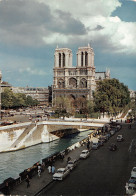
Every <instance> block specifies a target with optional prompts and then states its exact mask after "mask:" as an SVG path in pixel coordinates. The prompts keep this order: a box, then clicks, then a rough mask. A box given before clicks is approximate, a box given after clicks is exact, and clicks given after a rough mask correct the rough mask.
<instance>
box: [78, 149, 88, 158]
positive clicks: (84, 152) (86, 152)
mask: <svg viewBox="0 0 136 196" xmlns="http://www.w3.org/2000/svg"><path fill="white" fill-rule="evenodd" d="M89 155H90V152H89V150H83V151H82V153H81V154H80V159H86V158H87V157H88V156H89Z"/></svg>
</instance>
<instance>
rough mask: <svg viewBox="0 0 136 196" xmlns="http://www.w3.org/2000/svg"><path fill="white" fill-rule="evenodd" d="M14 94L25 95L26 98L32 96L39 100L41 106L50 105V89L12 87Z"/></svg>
mask: <svg viewBox="0 0 136 196" xmlns="http://www.w3.org/2000/svg"><path fill="white" fill-rule="evenodd" d="M12 91H13V93H24V94H25V95H26V96H31V97H32V98H33V99H37V100H38V101H39V102H40V105H48V104H49V89H48V88H42V87H36V88H34V87H12Z"/></svg>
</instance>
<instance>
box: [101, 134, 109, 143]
mask: <svg viewBox="0 0 136 196" xmlns="http://www.w3.org/2000/svg"><path fill="white" fill-rule="evenodd" d="M99 140H101V141H103V142H107V140H108V138H107V137H106V135H101V136H100V137H99Z"/></svg>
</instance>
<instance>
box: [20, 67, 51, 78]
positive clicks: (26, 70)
mask: <svg viewBox="0 0 136 196" xmlns="http://www.w3.org/2000/svg"><path fill="white" fill-rule="evenodd" d="M19 72H20V73H28V74H29V75H39V76H45V75H47V73H46V72H45V71H43V70H42V69H36V68H33V67H26V68H20V69H19Z"/></svg>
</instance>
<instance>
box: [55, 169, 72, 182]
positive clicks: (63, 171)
mask: <svg viewBox="0 0 136 196" xmlns="http://www.w3.org/2000/svg"><path fill="white" fill-rule="evenodd" d="M69 173H70V170H69V169H68V168H59V169H58V170H57V172H56V173H55V174H54V175H53V180H63V179H64V178H65V177H66V176H67V175H68V174H69Z"/></svg>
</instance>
